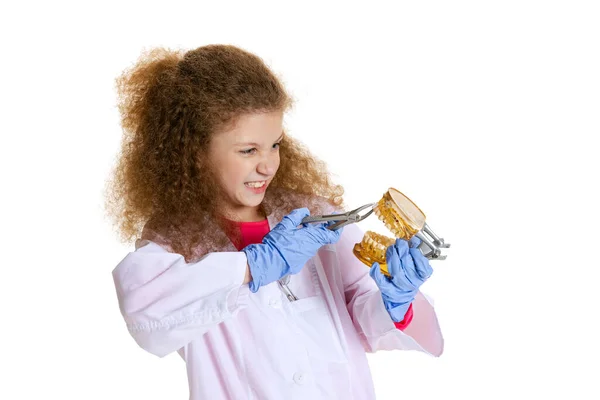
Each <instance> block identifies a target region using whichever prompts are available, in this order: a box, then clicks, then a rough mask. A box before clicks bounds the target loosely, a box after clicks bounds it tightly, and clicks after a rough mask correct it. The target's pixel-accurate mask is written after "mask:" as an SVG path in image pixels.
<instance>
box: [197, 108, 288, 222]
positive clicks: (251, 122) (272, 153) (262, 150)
mask: <svg viewBox="0 0 600 400" xmlns="http://www.w3.org/2000/svg"><path fill="white" fill-rule="evenodd" d="M282 137H283V112H281V111H276V112H270V113H260V114H249V115H244V116H242V117H240V118H239V119H238V121H237V124H236V126H235V127H233V128H232V129H230V130H228V131H225V132H221V133H218V134H216V135H215V136H214V137H213V138H212V140H211V143H210V145H209V160H210V161H211V162H212V163H213V165H214V168H215V170H216V173H217V179H218V181H219V182H220V184H221V188H222V191H223V192H224V195H225V198H223V199H220V201H222V202H224V204H223V207H224V208H225V209H226V210H227V211H229V212H233V214H234V215H235V216H237V218H239V220H241V221H257V220H261V219H264V216H261V215H260V213H259V205H260V203H261V202H262V201H263V198H264V195H265V190H266V189H267V186H269V183H271V181H272V180H273V177H274V176H275V173H276V172H277V169H278V168H279V143H280V142H281V139H282Z"/></svg>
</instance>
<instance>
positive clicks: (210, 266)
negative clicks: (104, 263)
mask: <svg viewBox="0 0 600 400" xmlns="http://www.w3.org/2000/svg"><path fill="white" fill-rule="evenodd" d="M141 244H142V245H141V247H138V246H137V245H136V247H138V248H137V249H136V250H135V251H134V252H131V253H129V254H127V256H125V258H124V259H123V260H122V261H121V262H120V263H119V264H118V265H117V266H116V267H115V269H114V270H113V272H112V275H113V279H114V283H115V288H116V292H117V297H118V300H119V308H120V310H121V314H122V315H123V318H124V319H125V322H126V326H127V329H128V330H129V333H130V334H131V336H133V338H134V339H135V341H136V342H137V344H138V345H139V346H140V347H141V348H143V349H144V350H146V351H148V352H150V353H152V354H154V355H156V356H158V357H164V356H166V355H167V354H169V353H171V352H173V351H176V350H178V349H180V348H181V347H183V346H185V345H186V344H188V343H189V342H190V341H192V340H193V339H194V338H197V337H198V336H200V335H202V334H203V333H205V332H206V331H207V330H209V329H210V328H211V327H214V326H216V325H217V324H219V323H220V322H222V321H225V320H226V319H228V318H232V317H233V316H234V315H235V314H236V313H237V311H239V310H240V309H242V308H244V307H245V306H246V305H247V301H248V293H249V290H248V285H244V284H243V281H244V277H245V274H246V255H245V254H244V253H243V252H215V253H208V254H207V255H205V256H204V257H203V258H201V259H200V260H199V261H197V262H194V263H186V261H185V259H184V257H183V256H182V255H180V254H176V253H172V252H168V251H167V250H165V249H164V248H163V247H161V246H159V245H158V244H157V243H154V242H152V241H149V240H144V241H142V243H141Z"/></svg>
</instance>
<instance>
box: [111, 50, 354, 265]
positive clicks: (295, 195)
mask: <svg viewBox="0 0 600 400" xmlns="http://www.w3.org/2000/svg"><path fill="white" fill-rule="evenodd" d="M116 87H117V94H118V108H119V112H120V115H121V126H122V128H123V137H122V143H121V151H120V153H119V157H118V160H117V162H116V166H115V167H114V170H113V171H112V173H111V176H110V177H109V179H108V180H107V186H106V191H105V209H106V212H107V215H108V216H109V217H110V218H111V219H112V221H113V223H114V225H115V226H116V229H117V232H118V233H119V236H120V239H121V240H122V241H124V242H131V241H132V240H134V239H136V238H138V237H141V238H149V239H153V238H156V237H160V238H163V239H164V243H162V244H163V245H165V247H167V248H168V249H169V250H170V251H173V252H177V253H179V254H182V255H183V256H184V257H185V258H186V260H187V261H188V262H190V261H192V260H193V259H197V258H198V257H201V256H202V255H203V254H206V253H207V252H210V251H217V250H218V249H220V248H222V247H223V246H225V245H226V244H227V243H228V241H229V238H228V237H227V236H226V235H224V233H225V231H226V229H224V226H223V224H222V223H221V222H219V221H220V220H219V218H216V217H217V216H218V215H223V214H220V213H219V211H220V204H219V202H218V199H217V197H218V196H216V195H215V194H216V190H215V189H216V188H217V189H218V185H217V180H216V178H215V173H214V168H216V167H215V166H212V165H209V163H208V161H207V159H208V157H207V155H208V145H209V143H210V140H211V137H212V136H213V135H214V134H215V133H218V132H221V131H224V130H227V129H229V128H230V127H232V126H234V125H235V123H236V121H237V120H238V118H239V117H240V116H242V115H246V114H252V113H260V112H273V111H281V112H286V111H287V110H288V109H290V108H291V107H292V106H293V100H292V99H291V97H290V96H289V95H288V93H287V92H286V90H285V88H284V86H283V85H282V83H281V82H280V80H279V79H278V78H277V76H276V75H275V74H274V73H273V72H272V71H271V70H270V69H269V68H268V67H267V66H266V65H265V63H264V61H263V60H262V59H260V58H259V57H258V56H256V55H254V54H252V53H250V52H248V51H246V50H243V49H241V48H239V47H235V46H232V45H217V44H212V45H206V46H202V47H199V48H197V49H194V50H190V51H187V52H183V51H181V50H171V49H165V48H154V49H151V50H149V51H143V52H142V55H141V56H140V58H139V59H138V60H137V62H136V63H135V64H134V65H133V66H132V67H131V68H129V69H127V70H125V71H124V72H123V73H122V74H121V75H120V76H119V77H117V79H116ZM280 160H281V161H280V166H279V169H278V171H277V173H276V175H275V177H274V179H273V180H272V182H271V184H270V185H269V187H268V188H267V191H266V192H265V197H264V200H263V202H262V203H261V207H262V209H263V211H264V212H265V214H266V215H269V214H270V213H275V215H276V217H277V218H282V217H283V215H284V214H286V213H288V212H290V211H291V210H292V209H294V208H300V207H308V208H309V210H310V211H311V213H317V212H323V204H326V205H329V206H333V207H334V208H336V207H337V208H340V207H342V206H343V198H342V196H343V193H344V189H343V187H342V186H341V185H336V184H334V183H333V182H332V180H331V178H330V176H329V173H328V171H327V167H326V165H325V163H324V162H323V161H321V160H319V159H317V158H315V157H314V156H313V155H312V154H311V153H310V151H309V150H308V149H307V148H306V147H305V146H304V145H303V144H302V143H301V142H300V141H298V140H296V139H294V138H293V137H291V136H289V135H288V134H287V132H285V130H284V139H283V141H282V143H281V145H280Z"/></svg>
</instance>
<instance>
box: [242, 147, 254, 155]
mask: <svg viewBox="0 0 600 400" xmlns="http://www.w3.org/2000/svg"><path fill="white" fill-rule="evenodd" d="M255 151H256V148H254V147H253V148H251V149H247V150H240V153H242V154H253V153H254V152H255Z"/></svg>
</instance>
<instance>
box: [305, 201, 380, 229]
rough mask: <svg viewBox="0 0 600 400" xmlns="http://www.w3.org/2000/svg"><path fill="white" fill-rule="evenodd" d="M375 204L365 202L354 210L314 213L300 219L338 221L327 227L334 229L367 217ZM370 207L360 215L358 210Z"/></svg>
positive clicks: (306, 220)
mask: <svg viewBox="0 0 600 400" xmlns="http://www.w3.org/2000/svg"><path fill="white" fill-rule="evenodd" d="M376 205H377V203H369V204H365V205H364V206H362V207H358V208H357V209H355V210H352V211H348V212H346V213H343V214H330V215H315V216H314V217H310V216H309V217H306V218H304V219H303V220H302V223H303V224H307V223H310V222H327V221H339V222H337V223H335V224H333V225H331V226H329V227H328V229H330V230H332V231H334V230H336V229H339V228H341V227H343V226H346V225H348V224H353V223H355V222H360V221H362V220H363V219H365V218H367V217H368V216H369V215H371V213H372V212H373V208H374V207H375V206H376ZM368 208H370V210H369V211H368V212H367V213H366V214H365V215H360V212H361V211H363V210H365V209H368Z"/></svg>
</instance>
